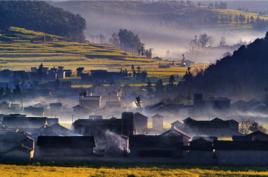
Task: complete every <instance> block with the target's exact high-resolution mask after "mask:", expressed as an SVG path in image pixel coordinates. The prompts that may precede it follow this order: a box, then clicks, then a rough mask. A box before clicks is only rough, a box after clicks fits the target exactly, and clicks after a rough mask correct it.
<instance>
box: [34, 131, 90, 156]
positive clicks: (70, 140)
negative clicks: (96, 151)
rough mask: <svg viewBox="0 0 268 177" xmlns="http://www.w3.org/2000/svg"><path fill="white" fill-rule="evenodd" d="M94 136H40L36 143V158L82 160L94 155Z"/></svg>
mask: <svg viewBox="0 0 268 177" xmlns="http://www.w3.org/2000/svg"><path fill="white" fill-rule="evenodd" d="M94 147H95V142H94V137H92V136H39V137H38V139H37V143H36V149H35V156H34V157H35V159H36V160H55V161H61V160H78V161H79V160H81V159H82V158H87V157H90V156H92V155H93V148H94Z"/></svg>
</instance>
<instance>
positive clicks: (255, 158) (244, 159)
mask: <svg viewBox="0 0 268 177" xmlns="http://www.w3.org/2000/svg"><path fill="white" fill-rule="evenodd" d="M216 156H217V162H218V164H219V165H254V166H258V165H268V151H249V150H247V151H223V150H220V151H216Z"/></svg>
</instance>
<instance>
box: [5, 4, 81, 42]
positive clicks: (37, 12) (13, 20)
mask: <svg viewBox="0 0 268 177" xmlns="http://www.w3.org/2000/svg"><path fill="white" fill-rule="evenodd" d="M10 26H17V27H23V28H26V29H30V30H35V31H41V32H45V33H49V34H55V35H59V36H65V37H68V38H71V39H73V40H83V39H84V35H83V31H84V29H85V27H86V21H85V19H83V18H82V17H81V16H80V15H75V14H72V13H70V12H67V11H65V10H63V9H61V8H56V7H54V6H52V5H49V4H48V3H46V2H44V1H1V3H0V28H1V29H8V28H9V27H10Z"/></svg>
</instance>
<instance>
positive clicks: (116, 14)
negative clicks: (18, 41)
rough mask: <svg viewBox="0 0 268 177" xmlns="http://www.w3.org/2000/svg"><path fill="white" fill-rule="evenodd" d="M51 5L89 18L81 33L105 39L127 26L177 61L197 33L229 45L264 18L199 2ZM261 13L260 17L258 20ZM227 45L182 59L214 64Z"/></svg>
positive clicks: (255, 32)
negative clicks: (199, 3)
mask: <svg viewBox="0 0 268 177" xmlns="http://www.w3.org/2000/svg"><path fill="white" fill-rule="evenodd" d="M51 3H52V5H54V6H57V7H60V8H63V9H65V10H68V11H70V12H73V13H78V14H80V15H81V16H82V17H83V18H85V19H86V20H87V29H86V30H85V35H86V37H87V39H89V40H90V41H93V42H96V43H102V42H103V41H106V42H108V41H109V39H110V38H111V35H112V33H114V32H117V31H119V29H128V30H131V31H133V32H134V33H136V34H138V35H139V37H140V38H141V39H142V41H144V43H145V45H146V47H147V48H153V54H154V55H156V56H160V57H167V58H169V57H172V58H173V59H180V57H181V56H182V54H185V53H186V52H188V51H189V48H190V47H189V43H190V41H191V40H193V39H194V38H195V36H196V35H200V34H203V33H207V34H208V35H209V36H211V37H212V38H213V43H214V44H213V46H217V44H218V43H219V41H220V40H221V38H222V37H224V38H225V39H226V43H227V44H228V45H230V46H232V45H234V44H237V43H240V41H243V42H250V41H252V40H254V39H256V38H257V37H260V36H261V35H262V34H263V32H265V30H266V29H265V26H267V24H268V23H267V22H268V18H267V17H266V16H258V14H257V13H249V12H243V11H239V10H232V9H216V8H208V7H207V6H205V5H200V6H199V5H198V3H197V1H193V2H192V3H191V2H190V1H189V3H186V1H151V0H150V1H149V0H148V1H130V0H127V1H101V0H90V1H87V0H84V1H83V0H81V1H58V2H51ZM258 17H259V18H258ZM229 51H233V49H226V48H220V49H219V48H213V49H212V48H210V49H208V50H206V51H205V52H204V53H203V54H202V55H200V54H198V55H197V54H195V53H193V54H191V55H187V54H186V58H188V59H190V60H193V61H196V62H211V61H212V62H214V61H215V60H214V58H220V57H222V56H223V54H224V53H226V52H229Z"/></svg>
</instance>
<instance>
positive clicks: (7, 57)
mask: <svg viewBox="0 0 268 177" xmlns="http://www.w3.org/2000/svg"><path fill="white" fill-rule="evenodd" d="M0 37H1V38H2V39H5V40H7V41H6V42H0V69H12V70H30V68H31V67H33V66H38V65H39V64H40V63H43V64H44V65H45V66H48V67H57V66H64V67H65V68H66V69H72V70H75V69H76V68H77V67H80V66H83V67H85V69H86V70H92V69H108V70H117V71H118V70H120V69H121V68H127V69H129V70H130V68H131V65H135V66H140V67H141V69H142V70H146V71H147V72H148V74H149V75H151V76H159V77H165V76H170V75H183V74H184V73H185V71H186V69H187V68H186V67H181V66H179V65H178V64H179V63H174V64H172V63H171V62H169V61H165V60H154V59H148V58H144V57H139V56H136V55H134V54H131V53H128V52H125V51H122V50H120V49H117V48H114V47H112V46H109V45H97V44H91V43H88V42H84V43H78V42H70V41H64V40H62V39H61V37H58V36H54V35H49V34H45V33H41V32H34V31H30V30H26V29H23V28H15V27H12V28H10V31H9V32H8V35H7V34H6V32H5V33H3V34H2V35H1V31H0ZM161 64H162V65H163V64H164V65H166V64H170V67H169V68H159V65H161ZM194 67H195V68H198V67H202V68H203V67H204V66H203V65H195V66H194Z"/></svg>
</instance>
